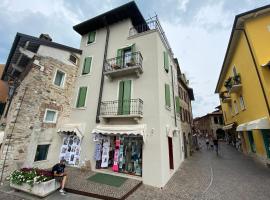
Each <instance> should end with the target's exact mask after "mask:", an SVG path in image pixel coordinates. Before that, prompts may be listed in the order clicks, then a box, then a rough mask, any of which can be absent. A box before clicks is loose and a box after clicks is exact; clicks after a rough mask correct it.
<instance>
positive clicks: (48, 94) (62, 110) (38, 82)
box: [0, 57, 78, 176]
mask: <svg viewBox="0 0 270 200" xmlns="http://www.w3.org/2000/svg"><path fill="white" fill-rule="evenodd" d="M36 59H38V60H39V63H40V65H41V66H43V67H40V66H38V65H35V64H33V63H32V64H31V65H32V66H31V69H30V71H29V73H28V74H27V75H26V77H25V78H24V80H23V81H22V82H21V84H20V86H19V87H18V88H17V90H16V94H15V96H14V98H13V100H12V103H11V106H10V109H9V113H8V116H7V118H6V124H7V125H6V128H5V137H4V142H3V144H4V145H2V148H1V155H0V156H1V161H0V170H2V167H3V162H4V159H5V157H6V162H5V168H4V169H5V170H4V172H5V173H4V176H6V175H8V174H9V173H10V172H11V171H13V170H14V169H16V168H20V167H30V166H33V162H34V156H35V152H36V147H37V144H38V143H42V142H43V141H47V142H53V139H52V138H53V137H55V136H56V135H57V133H56V132H57V131H56V128H57V126H58V125H60V124H64V123H66V122H68V120H69V116H70V113H71V109H72V106H71V97H72V94H73V92H74V82H75V79H76V74H77V70H78V68H77V66H74V65H66V64H63V63H62V62H60V61H58V60H56V59H53V58H51V57H38V58H37V57H36ZM56 69H60V70H61V71H64V72H65V73H66V78H65V85H64V88H60V87H58V86H55V85H54V84H53V79H54V76H55V72H56ZM46 108H49V109H54V110H57V111H58V117H57V122H56V124H52V123H43V118H44V114H45V109H46ZM16 116H17V120H16V123H15V119H16ZM48 130H49V131H48ZM45 133H46V134H45ZM8 146H9V147H8ZM7 149H8V152H7ZM6 152H7V156H5V155H6Z"/></svg>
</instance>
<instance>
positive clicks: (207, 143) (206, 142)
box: [205, 137, 209, 150]
mask: <svg viewBox="0 0 270 200" xmlns="http://www.w3.org/2000/svg"><path fill="white" fill-rule="evenodd" d="M205 144H206V148H207V150H208V149H209V138H208V137H207V138H206V139H205Z"/></svg>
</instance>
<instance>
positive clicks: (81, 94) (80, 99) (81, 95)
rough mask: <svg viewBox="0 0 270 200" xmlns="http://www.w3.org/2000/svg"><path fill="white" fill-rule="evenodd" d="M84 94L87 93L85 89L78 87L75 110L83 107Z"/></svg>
mask: <svg viewBox="0 0 270 200" xmlns="http://www.w3.org/2000/svg"><path fill="white" fill-rule="evenodd" d="M86 93H87V87H80V89H79V94H78V99H77V103H76V107H77V108H81V107H84V106H85V99H86Z"/></svg>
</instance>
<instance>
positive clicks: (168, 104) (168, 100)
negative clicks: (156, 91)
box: [165, 84, 171, 108]
mask: <svg viewBox="0 0 270 200" xmlns="http://www.w3.org/2000/svg"><path fill="white" fill-rule="evenodd" d="M165 105H166V107H167V108H170V107H171V97H170V85H169V84H165Z"/></svg>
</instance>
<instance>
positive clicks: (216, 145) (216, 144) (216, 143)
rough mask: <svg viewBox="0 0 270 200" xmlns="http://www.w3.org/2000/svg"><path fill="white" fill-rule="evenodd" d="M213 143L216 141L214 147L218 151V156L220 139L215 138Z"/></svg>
mask: <svg viewBox="0 0 270 200" xmlns="http://www.w3.org/2000/svg"><path fill="white" fill-rule="evenodd" d="M213 143H214V147H215V150H216V153H217V156H218V139H217V138H214V139H213Z"/></svg>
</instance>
